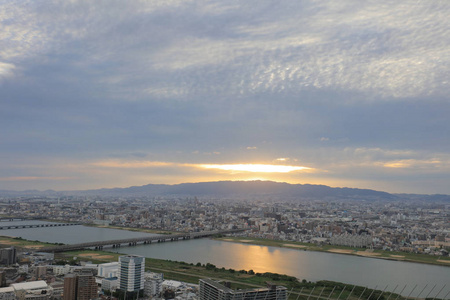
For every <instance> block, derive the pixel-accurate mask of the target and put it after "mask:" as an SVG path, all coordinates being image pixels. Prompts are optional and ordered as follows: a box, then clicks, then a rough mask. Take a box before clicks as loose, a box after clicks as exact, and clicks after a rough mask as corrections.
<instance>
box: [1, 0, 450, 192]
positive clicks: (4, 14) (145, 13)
mask: <svg viewBox="0 0 450 300" xmlns="http://www.w3.org/2000/svg"><path fill="white" fill-rule="evenodd" d="M449 15H450V1H446V0H441V1H438V0H436V1H434V0H426V1H422V0H413V1H406V0H405V1H394V0H392V1H384V0H374V1H359V0H354V1H350V0H345V1H320V0H314V1H313V0H309V1H308V0H305V1H268V0H245V1H242V0H241V1H233V0H229V1H228V0H227V1H214V0H210V1H204V0H195V1H188V0H183V1H181V0H180V1H178V0H163V1H157V0H154V1H137V0H136V1H134V0H132V1H113V0H108V1H76V0H73V1H39V0H37V1H35V0H33V1H19V0H17V1H7V0H3V1H1V2H0V189H9V190H25V189H40V190H44V189H54V190H78V189H88V188H89V189H90V188H103V187H105V188H106V187H127V186H132V185H144V184H148V183H168V184H174V183H182V182H198V181H216V180H252V179H261V180H275V181H285V182H290V183H311V184H319V183H320V184H326V185H330V186H335V187H344V186H346V187H358V188H371V189H377V190H384V191H388V192H408V193H447V194H450V184H449V182H450V96H449V95H450V85H449V80H450V76H449V75H450V72H449V70H450V34H449V32H450V19H449V18H448V16H449Z"/></svg>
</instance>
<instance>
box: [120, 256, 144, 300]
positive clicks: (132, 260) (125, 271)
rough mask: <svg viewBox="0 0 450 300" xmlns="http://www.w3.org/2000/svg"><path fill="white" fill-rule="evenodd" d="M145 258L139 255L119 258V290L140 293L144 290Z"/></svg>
mask: <svg viewBox="0 0 450 300" xmlns="http://www.w3.org/2000/svg"><path fill="white" fill-rule="evenodd" d="M144 270H145V258H144V257H142V256H137V255H125V256H119V289H120V290H122V291H124V292H139V291H140V290H143V289H144Z"/></svg>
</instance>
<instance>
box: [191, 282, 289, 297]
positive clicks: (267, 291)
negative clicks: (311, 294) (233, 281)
mask: <svg viewBox="0 0 450 300" xmlns="http://www.w3.org/2000/svg"><path fill="white" fill-rule="evenodd" d="M199 283H200V291H199V295H200V297H199V299H200V300H211V299H215V300H286V299H287V291H286V290H287V289H286V288H285V287H284V286H277V285H273V284H268V286H267V288H255V289H244V290H233V289H231V288H230V287H227V286H225V285H223V284H221V283H219V282H217V281H214V280H211V279H200V282H199Z"/></svg>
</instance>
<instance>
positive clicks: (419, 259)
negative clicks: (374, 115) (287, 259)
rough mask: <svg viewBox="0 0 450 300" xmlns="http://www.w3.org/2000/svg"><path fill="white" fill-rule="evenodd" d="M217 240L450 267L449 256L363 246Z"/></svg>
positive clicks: (232, 239)
mask: <svg viewBox="0 0 450 300" xmlns="http://www.w3.org/2000/svg"><path fill="white" fill-rule="evenodd" d="M215 240H218V241H224V242H232V243H242V244H252V245H258V246H272V247H281V248H290V249H297V250H299V251H318V252H329V253H338V254H345V255H356V256H364V257H370V258H378V259H387V260H397V261H406V262H415V263H424V264H431V265H439V266H447V267H450V257H442V256H432V255H427V254H417V253H407V252H390V251H383V250H371V249H365V248H354V247H345V246H334V245H321V246H320V245H316V244H310V243H301V242H290V241H277V240H268V239H260V238H250V237H220V238H215Z"/></svg>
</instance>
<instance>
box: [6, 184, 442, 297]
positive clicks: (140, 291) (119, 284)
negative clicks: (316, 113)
mask: <svg viewBox="0 0 450 300" xmlns="http://www.w3.org/2000/svg"><path fill="white" fill-rule="evenodd" d="M62 194H64V193H62ZM91 194H92V195H74V196H68V195H59V196H38V195H36V196H30V195H28V196H13V197H11V196H3V198H2V199H1V203H0V216H2V222H0V230H1V231H3V233H2V232H0V233H2V234H1V235H3V236H4V237H3V238H2V237H0V244H2V246H3V247H4V248H2V249H1V250H0V251H1V253H0V254H1V256H0V257H1V261H0V262H1V264H2V265H3V268H1V269H0V270H1V271H0V274H1V283H2V287H1V288H0V295H2V296H0V297H2V298H1V299H8V300H10V299H11V300H12V299H42V300H44V299H55V300H56V299H61V300H65V299H67V300H69V299H123V298H125V299H137V298H139V299H329V298H332V299H353V298H355V299H358V298H363V299H373V295H370V294H373V293H375V295H376V298H379V299H388V298H389V297H391V296H392V297H395V298H397V297H401V299H403V297H406V298H405V299H407V298H408V297H413V298H414V299H422V298H421V297H420V296H422V297H423V298H427V297H426V296H427V294H428V295H432V296H433V297H434V298H436V299H448V298H447V297H448V292H449V291H447V288H446V285H445V284H444V285H442V286H441V285H440V284H439V282H438V281H435V283H434V288H433V289H431V287H428V288H427V285H428V284H427V285H425V286H423V287H419V288H417V290H420V289H422V288H423V290H422V292H421V293H419V294H418V291H416V293H413V292H414V291H413V290H411V291H410V288H412V286H411V287H409V289H407V290H406V291H404V290H405V288H406V287H407V284H405V286H403V287H402V286H400V288H398V290H396V291H395V290H392V288H393V286H391V288H390V291H385V290H386V288H387V287H388V286H386V287H385V288H384V289H385V290H380V287H379V289H378V290H377V289H376V288H375V289H373V286H372V289H370V288H367V287H366V288H365V289H363V290H361V287H358V288H357V292H356V291H354V289H355V287H356V285H351V284H348V283H347V285H348V289H349V290H347V291H345V287H346V286H347V285H345V284H344V285H343V286H339V285H342V283H339V282H334V283H333V282H332V281H331V282H330V283H328V285H333V284H335V286H333V290H330V289H331V287H327V286H320V285H319V286H316V287H312V289H311V286H310V287H309V290H307V291H306V290H305V291H304V290H303V289H304V288H305V285H304V284H306V285H308V284H311V283H310V282H311V281H305V280H303V281H301V278H300V279H299V278H297V279H292V278H295V277H289V276H287V278H291V279H289V280H294V282H297V285H298V288H294V286H295V285H294V286H292V287H291V286H290V287H287V286H284V285H283V283H280V282H279V280H280V277H278V276H286V275H273V274H276V273H273V272H272V273H271V272H264V271H260V270H259V269H258V267H257V266H256V265H255V267H256V269H255V267H254V268H253V269H255V270H253V269H247V270H232V269H231V268H230V269H229V270H228V269H227V268H218V267H216V266H215V265H214V264H213V263H216V262H215V261H214V262H212V263H210V262H203V263H201V262H197V263H194V261H191V262H189V258H188V256H185V259H187V260H188V262H187V263H186V262H179V264H181V268H177V269H176V270H177V272H179V271H180V270H181V271H184V272H183V273H186V272H187V270H189V269H190V268H193V267H195V268H200V270H197V271H198V272H199V273H197V274H198V275H196V276H197V278H198V279H194V280H192V279H190V280H188V281H182V280H177V279H178V278H177V277H173V275H174V274H173V269H171V270H168V269H161V266H157V265H155V263H154V262H153V260H150V261H149V260H148V259H147V264H146V258H145V256H146V255H148V254H145V255H144V256H142V255H137V254H122V255H121V254H120V253H123V251H125V253H133V251H136V250H133V249H134V247H138V246H139V245H141V248H142V246H145V247H147V248H148V249H149V250H150V252H149V255H151V256H153V255H155V253H156V252H155V251H158V250H157V248H155V247H156V246H157V245H158V244H160V243H162V242H167V243H170V242H176V243H175V244H174V247H176V248H178V249H183V248H184V247H183V245H186V246H187V247H188V248H185V249H189V247H191V246H189V245H188V244H187V243H188V242H187V241H186V242H185V241H184V240H185V239H188V240H192V241H193V242H194V243H198V242H195V239H198V238H205V239H213V240H214V241H217V242H220V243H225V244H227V243H228V244H229V245H231V244H234V243H237V244H248V245H251V244H253V245H261V246H260V247H261V248H260V250H258V251H261V249H264V248H268V247H269V248H270V247H281V248H286V249H293V250H292V251H296V252H300V253H301V252H304V251H307V252H308V253H310V252H311V251H312V253H314V252H316V251H319V252H325V253H329V254H328V255H336V254H338V255H351V256H357V257H362V258H364V259H369V260H379V259H382V260H386V261H388V262H389V261H399V262H403V263H406V264H411V263H412V264H414V263H418V262H419V263H426V264H435V265H440V266H442V267H441V268H444V269H443V270H444V274H448V270H449V266H450V256H449V250H450V236H449V229H450V228H449V227H450V224H449V219H450V218H449V215H450V204H449V202H448V200H447V199H446V197H442V196H441V197H438V198H437V199H435V200H434V201H430V200H428V199H427V200H424V199H426V198H427V197H426V196H424V197H423V198H420V197H418V196H417V195H414V199H411V197H406V196H403V198H404V200H401V199H400V200H399V199H395V200H386V199H384V198H379V199H373V197H372V198H369V199H370V200H363V199H345V198H343V199H342V200H339V199H337V198H333V199H311V198H305V199H297V200H295V201H294V200H293V199H289V200H284V201H282V200H280V199H277V198H275V199H274V197H273V196H271V195H266V196H252V197H250V196H248V195H245V196H244V195H241V197H238V196H235V197H233V198H226V199H221V198H217V197H216V198H213V197H207V196H199V197H196V196H194V197H192V196H190V195H185V196H183V197H174V196H148V197H144V196H141V197H137V196H134V197H125V196H115V197H114V196H99V195H95V192H91ZM3 224H4V225H3ZM80 226H81V227H86V226H89V227H86V228H98V229H100V230H117V229H121V231H122V232H124V234H125V235H124V236H123V237H121V236H118V235H117V233H115V234H113V235H112V236H111V238H109V239H110V240H113V241H112V242H109V241H107V240H106V241H104V242H94V243H92V244H89V243H87V244H86V243H85V244H83V243H82V244H77V243H79V242H85V241H84V240H80V241H79V240H77V239H75V240H73V239H71V238H70V236H68V237H66V238H67V239H66V240H64V243H59V242H56V243H55V242H53V243H50V244H45V243H38V240H41V241H44V242H45V241H49V240H48V239H46V238H43V237H40V236H42V234H44V235H45V232H49V233H50V231H49V230H58V231H61V230H62V228H64V229H65V230H68V231H66V232H73V233H72V234H73V236H74V237H75V236H76V234H75V231H76V228H79V227H80ZM41 230H43V233H39V231H41ZM15 232H20V233H17V234H15ZM25 232H29V233H31V234H30V235H29V236H30V237H31V236H35V237H37V238H38V240H36V241H35V242H34V243H37V244H26V245H22V246H21V244H20V242H21V241H25V242H26V241H27V240H29V241H30V243H32V241H33V240H32V239H31V238H29V237H27V235H25V236H26V238H25V240H24V239H23V238H21V237H20V236H23V234H24V233H25ZM33 232H35V233H36V235H34V234H33ZM86 232H88V231H86ZM131 233H133V234H134V235H133V236H131ZM88 234H89V233H88ZM144 234H147V235H150V236H144ZM5 235H7V236H10V237H9V238H7V237H5ZM63 235H64V234H63ZM17 236H19V238H17ZM139 237H140V238H139ZM55 238H56V239H57V237H56V236H55ZM67 241H68V242H67ZM178 243H180V244H178ZM64 244H65V245H64ZM70 244H73V245H84V246H82V247H81V246H75V247H73V248H71V247H67V246H66V245H68V246H70ZM88 244H89V245H88ZM153 244H155V245H153ZM62 245H64V246H62ZM100 245H104V246H100ZM175 245H181V248H180V247H178V246H175ZM58 247H59V248H61V249H62V250H57V249H59V248H58ZM152 247H153V248H152ZM201 247H203V246H201ZM65 248H67V249H65ZM225 248H227V249H230V250H228V251H232V250H231V248H229V247H227V246H225ZM44 249H46V250H44ZM77 249H78V250H79V251H81V252H77V253H78V254H75V253H74V254H72V257H71V256H70V254H69V256H68V255H66V254H64V253H70V252H67V251H74V250H77ZM83 249H85V250H83ZM125 249H129V250H128V251H126V250H125ZM136 249H137V248H136ZM152 249H155V250H152ZM60 251H62V252H60ZM96 251H99V252H100V254H96ZM105 251H106V252H105ZM130 251H131V252H130ZM140 251H142V250H140ZM186 251H187V250H186ZM264 251H265V250H264ZM272 251H273V250H272ZM146 253H147V252H146ZM151 253H153V254H151ZM230 253H231V252H230ZM230 255H232V254H230ZM181 257H183V255H181ZM102 258H103V259H102ZM116 259H117V260H116ZM102 260H103V261H104V262H102ZM169 261H170V260H169ZM152 263H153V265H152ZM182 264H185V267H183V265H182ZM219 264H220V261H219ZM191 266H192V267H191ZM268 266H269V267H268V268H269V270H271V264H269V265H268ZM422 269H423V268H422ZM211 270H213V274H212V275H215V276H214V277H213V278H210V277H208V276H206V277H203V276H201V274H203V273H204V274H208V275H211V273H207V272H208V271H209V272H211ZM165 271H168V272H166V273H165ZM219 272H221V273H223V272H225V273H226V274H234V273H237V274H244V275H245V276H246V277H248V278H251V277H258V276H260V277H264V276H266V277H267V280H266V282H267V286H264V285H259V287H252V285H251V284H250V285H249V286H245V284H246V282H245V281H242V284H243V285H242V284H238V285H236V283H235V282H240V281H241V280H242V278H241V279H239V277H238V278H235V277H232V278H233V279H234V280H230V278H227V277H225V279H220V278H221V277H220V276H219V277H216V276H217V274H220V273H219ZM191 275H192V274H191ZM288 275H289V274H288ZM130 276H131V277H130ZM444 276H445V275H444ZM342 279H343V280H344V281H345V276H344V277H342ZM283 282H284V281H283ZM288 282H289V281H288ZM444 282H445V279H444ZM302 284H303V286H302ZM256 286H258V285H256ZM300 286H301V288H300ZM398 286H399V284H398V283H397V287H398ZM336 287H338V289H337V290H336V291H334V289H336ZM397 287H396V289H397ZM315 288H317V289H316V291H314V289H315ZM414 288H415V287H414ZM366 289H367V292H366V291H365V290H366ZM441 289H442V290H441ZM325 290H326V291H325ZM433 290H434V294H432V292H433ZM440 290H441V291H440ZM395 292H397V293H400V294H396V293H395ZM438 292H439V293H438ZM352 293H353V294H352ZM322 294H323V295H322ZM421 294H422V295H421ZM344 297H345V298H344ZM371 297H372V298H371Z"/></svg>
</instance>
